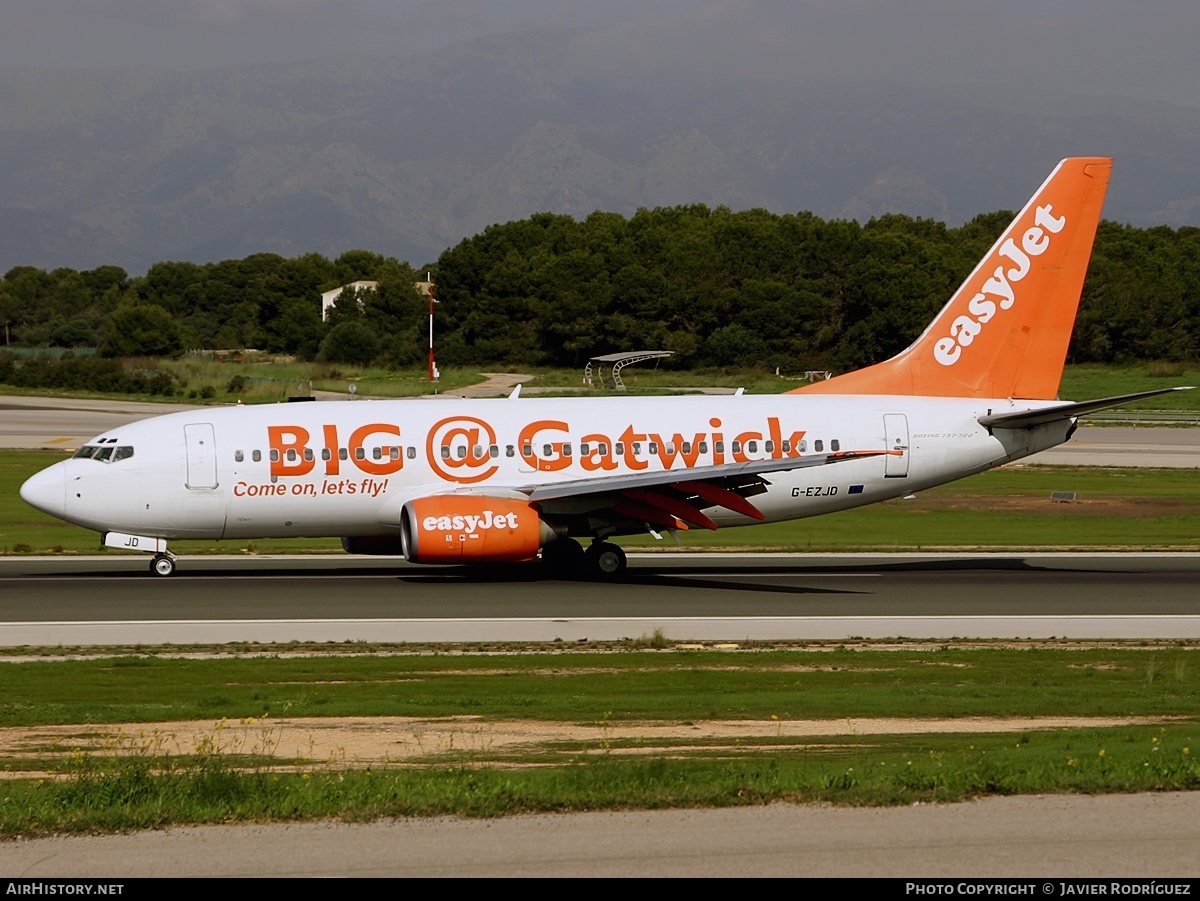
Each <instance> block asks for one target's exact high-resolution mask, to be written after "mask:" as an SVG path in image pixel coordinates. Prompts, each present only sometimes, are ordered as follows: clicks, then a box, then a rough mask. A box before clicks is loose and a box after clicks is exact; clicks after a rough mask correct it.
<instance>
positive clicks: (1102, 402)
mask: <svg viewBox="0 0 1200 901" xmlns="http://www.w3.org/2000/svg"><path fill="white" fill-rule="evenodd" d="M1191 390H1192V389H1191V387H1186V388H1157V389H1155V390H1154V391H1139V392H1138V393H1137V394H1122V395H1120V396H1118V397H1103V398H1100V399H1099V400H1085V401H1080V402H1079V403H1072V404H1059V405H1058V406H1056V407H1042V409H1040V410H1019V411H1017V412H1016V413H997V414H996V415H994V416H993V415H991V414H989V415H987V416H980V417H979V424H980V425H982V426H986V427H987V428H989V429H1031V428H1033V427H1034V426H1039V425H1045V424H1046V423H1048V422H1061V421H1062V420H1064V419H1070V418H1072V417H1074V416H1082V415H1084V414H1085V413H1095V412H1096V411H1097V410H1107V409H1108V408H1109V407H1119V406H1121V405H1122V404H1131V403H1133V402H1134V401H1137V400H1145V399H1146V398H1148V397H1158V396H1159V395H1162V394H1170V393H1171V392H1172V391H1191Z"/></svg>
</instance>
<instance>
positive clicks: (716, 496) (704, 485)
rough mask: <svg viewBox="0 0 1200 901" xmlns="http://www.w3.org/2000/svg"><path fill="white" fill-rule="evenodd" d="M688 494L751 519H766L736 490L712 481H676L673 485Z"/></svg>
mask: <svg viewBox="0 0 1200 901" xmlns="http://www.w3.org/2000/svg"><path fill="white" fill-rule="evenodd" d="M671 487H672V488H676V489H678V490H680V491H683V492H685V493H687V494H695V495H697V496H699V497H702V498H704V499H705V500H706V501H708V502H709V503H710V504H716V505H717V506H719V507H724V508H725V509H727V510H732V511H733V512H734V513H741V514H742V515H743V516H749V517H750V518H751V519H766V517H765V516H763V513H762V511H761V510H759V509H758V508H757V507H755V506H754V505H753V504H752V503H750V502H749V501H748V500H746V499H745V498H744V497H742V496H741V495H740V494H737V493H736V492H733V491H730V490H729V489H728V488H721V487H719V486H717V485H713V484H711V483H710V482H674V483H673V484H672V485H671Z"/></svg>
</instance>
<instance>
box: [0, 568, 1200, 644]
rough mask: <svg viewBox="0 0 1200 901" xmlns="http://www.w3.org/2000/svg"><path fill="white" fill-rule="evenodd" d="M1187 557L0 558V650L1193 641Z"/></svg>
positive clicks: (1195, 579) (1198, 622)
mask: <svg viewBox="0 0 1200 901" xmlns="http://www.w3.org/2000/svg"><path fill="white" fill-rule="evenodd" d="M1198 584H1200V555H1197V554H1139V553H1130V554H1110V555H1062V554H1023V555H1011V554H917V555H809V554H738V555H727V554H703V555H698V554H643V555H631V558H630V568H629V570H628V573H627V577H626V578H624V579H623V580H622V581H621V582H619V583H595V582H572V581H561V580H556V579H550V578H544V577H543V576H542V574H541V571H540V569H539V568H538V567H536V566H528V565H525V566H521V565H514V566H506V567H499V566H497V567H419V566H414V565H410V564H407V563H405V562H404V561H402V560H392V559H390V558H389V559H386V560H383V559H379V558H355V557H346V556H327V557H300V558H298V557H266V558H262V557H241V558H230V557H194V558H184V559H183V560H182V562H181V565H180V568H179V571H178V573H177V574H176V575H175V576H173V577H171V578H168V579H161V578H155V577H152V576H151V575H149V573H148V572H146V561H145V560H144V559H143V558H141V557H110V558H104V557H96V558H76V559H64V558H5V559H0V593H2V595H3V598H4V603H3V605H0V622H3V623H4V626H3V629H0V645H3V646H6V647H20V646H54V645H59V644H62V645H85V646H87V645H114V644H135V643H142V644H164V643H165V644H193V643H228V642H289V641H304V642H347V641H350V642H388V643H391V642H401V643H403V642H408V643H431V642H432V643H438V642H553V641H556V640H557V641H562V642H582V641H590V642H600V641H606V642H607V641H618V640H621V639H627V638H638V637H641V636H644V635H650V634H653V633H654V632H655V630H659V629H661V630H662V632H663V634H664V635H665V636H667V637H668V638H669V639H670V640H673V641H678V642H686V641H733V642H737V641H748V640H749V641H807V640H850V639H854V638H866V639H889V638H901V637H904V638H912V639H933V640H944V639H951V638H961V639H1049V638H1051V637H1053V638H1059V639H1081V640H1086V639H1162V640H1190V639H1200V592H1197V591H1196V586H1197V585H1198Z"/></svg>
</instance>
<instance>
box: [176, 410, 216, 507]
mask: <svg viewBox="0 0 1200 901" xmlns="http://www.w3.org/2000/svg"><path fill="white" fill-rule="evenodd" d="M183 438H184V443H185V444H186V445H187V487H188V488H189V489H191V490H193V491H195V490H199V489H204V488H209V489H211V488H216V487H217V439H216V436H215V435H214V434H213V427H212V424H211V423H208V422H196V423H190V424H188V425H185V426H184V427H183Z"/></svg>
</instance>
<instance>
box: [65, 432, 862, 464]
mask: <svg viewBox="0 0 1200 901" xmlns="http://www.w3.org/2000/svg"><path fill="white" fill-rule="evenodd" d="M646 446H647V450H648V451H649V453H650V455H651V456H654V455H656V454H658V452H659V445H658V442H657V441H649V442H646ZM693 447H694V448H695V450H696V452H697V453H701V454H707V453H708V442H707V441H699V442H696V443H695V444H694V445H693V443H692V442H691V441H684V442H682V443H681V444H680V445H679V451H681V452H682V453H684V454H690V453H692V449H693ZM729 447H730V450H731V452H732V453H735V454H740V453H742V452H743V448H744V451H745V453H748V454H757V453H758V450H759V442H758V441H747V442H745V444H744V445H743V443H742V442H741V441H732V442H730V445H729ZM780 447H781V449H782V450H783V452H784V453H785V454H788V453H791V451H792V442H791V441H783V442H780ZM592 448H593V445H592V444H590V443H589V442H586V441H585V442H582V443H581V444H580V445H579V453H580V455H581V456H584V457H586V456H588V455H589V454H591V453H592ZM630 448H631V450H632V451H633V455H634V456H635V457H636V456H640V455H641V453H642V442H641V441H634V442H633V443H632V444H631V445H630ZM100 449H101V448H86V447H84V448H80V450H79V453H77V454H76V455H75V456H77V457H79V456H90V454H89V455H85V454H84V453H83V451H85V450H92V451H95V450H100ZM829 449H830V450H831V451H833V452H835V453H836V452H837V451H839V450H841V442H840V441H838V439H837V438H834V439H832V440H831V441H830V442H829ZM118 450H122V451H124V450H127V451H128V452H129V453H128V454H127V455H126V456H133V448H131V447H130V448H118ZM613 450H614V451H615V452H616V455H617V456H618V457H623V456H624V455H625V444H624V442H621V441H618V442H617V443H616V444H615V445H614V446H613ZM713 450H714V451H715V452H716V453H718V454H723V453H725V442H724V441H717V442H714V443H713ZM762 450H763V451H764V452H765V453H768V454H772V453H774V452H775V442H774V441H763V442H762ZM796 450H797V451H798V452H800V453H802V454H804V453H808V442H807V441H805V440H804V439H801V440H800V441H798V442H796ZM813 450H814V451H815V452H816V453H818V454H820V453H824V451H825V442H824V441H822V440H821V439H820V438H818V439H816V440H815V441H814V442H813ZM560 452H561V453H562V455H563V456H564V457H570V456H571V455H572V454H571V445H570V444H569V443H568V444H563V445H561V451H560ZM595 452H596V453H597V454H599V455H600V456H601V457H605V456H608V445H607V444H605V443H603V442H601V443H598V444H596V445H595ZM553 453H554V447H553V445H550V444H543V445H542V456H544V457H549V456H551V455H552V454H553ZM663 453H665V454H667V455H668V456H669V455H672V454H675V453H676V449H675V443H674V442H671V441H668V442H666V443H665V444H664V445H663ZM439 454H440V456H441V458H442V459H443V460H449V459H451V458H454V459H458V460H465V459H466V457H467V445H465V444H459V445H454V446H453V447H452V446H450V445H448V444H444V445H442V446H441V448H439ZM337 455H338V459H339V460H349V459H350V451H349V449H348V448H344V447H339V448H338V449H337ZM385 455H386V456H387V457H388V458H389V459H391V460H399V459H400V457H401V455H403V456H405V457H407V458H408V459H409V460H415V459H416V457H417V449H416V447H413V446H410V447H396V446H394V445H393V446H390V447H374V448H371V450H370V457H371V459H372V460H382V459H383V458H384V456H385ZM521 455H522V456H525V457H531V456H533V445H532V444H524V445H522V446H521ZM367 456H368V452H367V450H366V449H365V448H362V447H358V448H355V449H354V459H355V460H366V459H367ZM499 456H500V447H499V445H496V444H491V445H487V446H486V447H485V446H484V445H482V444H476V445H475V446H474V447H473V448H471V458H472V459H473V460H482V459H484V458H485V457H490V458H491V459H493V460H494V459H496V458H498V457H499ZM504 456H506V457H513V456H516V448H515V447H514V446H513V445H511V444H508V445H505V447H504ZM285 457H286V459H287V461H288V462H289V463H294V462H296V461H297V460H298V459H300V455H299V454H297V453H296V450H295V449H294V448H290V449H289V450H288V451H287V453H286V454H285ZM332 457H333V454H332V453H331V452H330V450H329V448H327V447H325V448H321V459H322V460H330V459H332ZM116 459H118V460H120V459H124V457H117V458H116ZM233 459H234V460H235V461H236V462H238V463H242V462H245V459H246V455H245V454H244V453H243V452H242V451H240V450H239V451H234V452H233ZM250 459H251V460H253V461H254V462H255V463H260V462H262V451H260V450H254V451H251V452H250ZM270 459H271V462H272V463H278V462H279V459H280V455H279V451H278V450H276V449H273V450H272V451H271V452H270ZM304 459H305V460H308V461H312V460H313V459H314V456H313V451H312V448H309V447H306V448H305V449H304Z"/></svg>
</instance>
